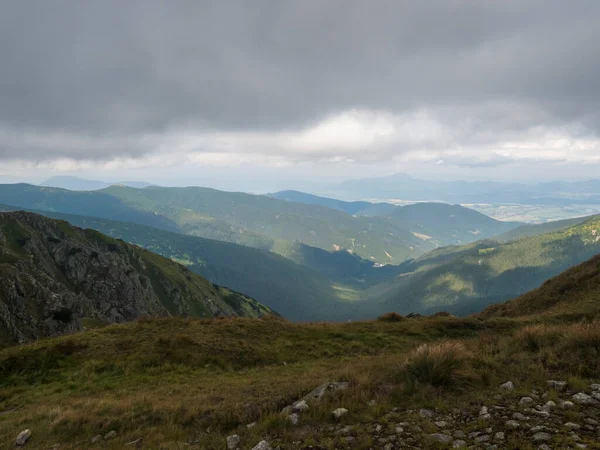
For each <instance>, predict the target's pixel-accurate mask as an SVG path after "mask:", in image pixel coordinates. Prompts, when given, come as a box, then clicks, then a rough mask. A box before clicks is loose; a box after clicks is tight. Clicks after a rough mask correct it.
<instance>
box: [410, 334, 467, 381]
mask: <svg viewBox="0 0 600 450" xmlns="http://www.w3.org/2000/svg"><path fill="white" fill-rule="evenodd" d="M471 357H472V355H471V353H470V352H469V351H468V350H467V348H466V347H465V346H464V345H463V344H462V343H460V342H452V341H442V342H439V343H436V344H422V345H420V346H419V347H417V348H416V349H415V350H413V351H412V352H411V353H410V354H409V356H408V358H407V360H406V363H405V365H404V369H405V372H406V375H407V376H408V377H409V379H411V380H412V381H416V382H420V383H425V384H429V385H431V386H434V387H448V386H451V385H453V384H456V382H457V381H458V380H459V379H460V378H462V377H461V370H462V369H464V367H465V365H466V362H467V361H468V360H469V359H471Z"/></svg>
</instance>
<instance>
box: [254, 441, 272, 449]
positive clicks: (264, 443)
mask: <svg viewBox="0 0 600 450" xmlns="http://www.w3.org/2000/svg"><path fill="white" fill-rule="evenodd" d="M252 450H272V449H271V445H269V443H268V442H267V441H260V442H259V443H258V444H256V445H255V446H254V447H252Z"/></svg>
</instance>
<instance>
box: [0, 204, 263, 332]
mask: <svg viewBox="0 0 600 450" xmlns="http://www.w3.org/2000/svg"><path fill="white" fill-rule="evenodd" d="M271 312H272V311H271V310H270V309H269V308H267V307H265V306H263V305H261V304H260V303H258V302H256V301H255V300H253V299H251V298H249V297H246V296H244V295H242V294H238V293H236V292H234V291H231V290H229V289H226V288H222V287H220V286H216V285H213V284H211V283H209V282H208V281H207V280H206V279H204V278H202V277H200V276H199V275H196V274H194V273H192V272H190V271H189V270H187V269H186V268H185V267H183V266H182V265H180V264H177V263H175V262H173V261H171V260H169V259H166V258H164V257H162V256H159V255H157V254H154V253H151V252H149V251H146V250H143V249H141V248H139V247H136V246H133V245H130V244H126V243H124V242H122V241H118V240H115V239H113V238H110V237H108V236H105V235H103V234H101V233H99V232H97V231H95V230H81V229H79V228H76V227H73V226H72V225H70V224H68V223H67V222H64V221H58V220H54V219H50V218H47V217H43V216H40V215H37V214H33V213H28V212H23V211H17V212H9V213H6V212H3V213H0V342H9V343H10V342H23V341H28V340H32V339H36V338H39V337H44V336H51V335H56V334H62V333H67V332H72V331H75V330H78V329H80V328H81V327H82V326H83V324H84V323H86V321H88V322H89V321H92V322H94V323H98V322H102V323H112V322H125V321H129V320H133V319H135V318H137V317H141V316H144V315H158V316H169V315H182V316H191V317H214V316H222V315H241V316H247V317H257V316H262V315H264V314H268V313H271Z"/></svg>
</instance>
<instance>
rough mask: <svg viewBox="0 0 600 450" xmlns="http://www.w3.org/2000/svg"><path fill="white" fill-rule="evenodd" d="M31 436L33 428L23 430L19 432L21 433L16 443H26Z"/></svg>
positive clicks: (20, 444) (18, 444)
mask: <svg viewBox="0 0 600 450" xmlns="http://www.w3.org/2000/svg"><path fill="white" fill-rule="evenodd" d="M30 437H31V430H23V431H21V432H20V433H19V435H18V436H17V439H16V440H15V445H16V446H19V447H20V446H22V445H25V444H26V443H27V441H28V440H29V438H30Z"/></svg>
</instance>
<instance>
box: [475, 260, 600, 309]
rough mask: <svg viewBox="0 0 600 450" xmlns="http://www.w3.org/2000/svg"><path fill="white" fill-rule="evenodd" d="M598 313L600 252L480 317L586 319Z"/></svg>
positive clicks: (496, 306) (493, 307) (599, 300)
mask: <svg viewBox="0 0 600 450" xmlns="http://www.w3.org/2000/svg"><path fill="white" fill-rule="evenodd" d="M599 314H600V255H598V256H594V257H593V258H591V259H589V260H588V261H586V262H584V263H582V264H579V265H577V266H575V267H573V268H571V269H569V270H567V271H566V272H563V273H561V274H560V275H557V276H556V277H554V278H551V279H550V280H548V281H546V282H545V283H544V284H543V285H542V286H540V287H539V288H537V289H534V290H533V291H530V292H527V293H526V294H523V295H522V296H520V297H518V298H516V299H514V300H510V301H508V302H506V303H500V304H495V305H492V306H490V307H488V308H487V309H485V310H484V311H483V312H482V313H481V314H479V316H480V317H483V318H490V317H523V316H532V315H536V316H539V315H560V316H563V317H565V316H567V317H569V318H589V317H590V316H598V315H599Z"/></svg>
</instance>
